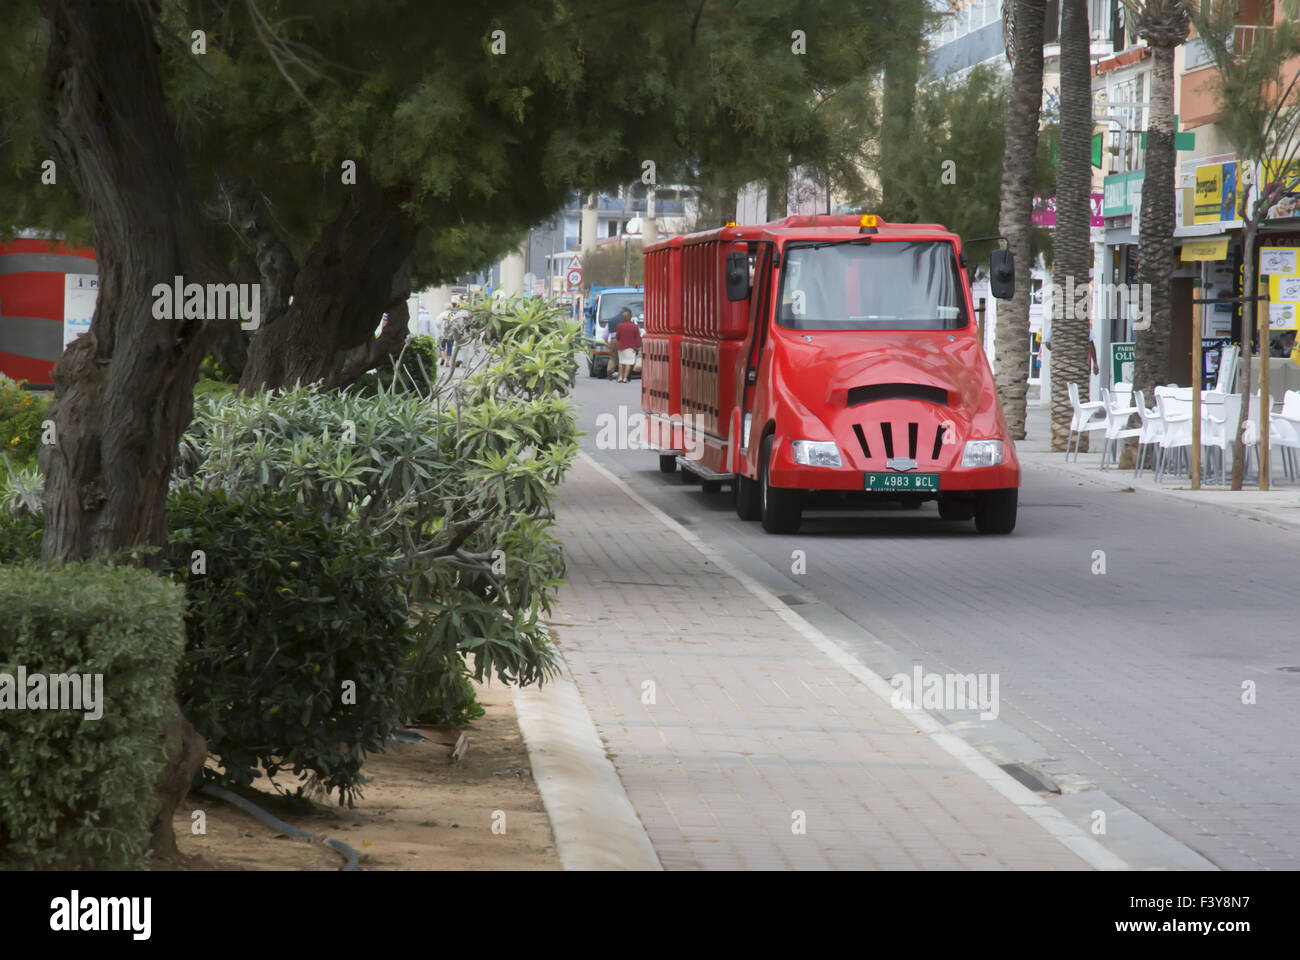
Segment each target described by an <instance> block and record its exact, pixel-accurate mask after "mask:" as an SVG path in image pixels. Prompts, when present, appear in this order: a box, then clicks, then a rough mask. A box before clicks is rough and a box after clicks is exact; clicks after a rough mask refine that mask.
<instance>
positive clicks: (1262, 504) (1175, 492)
mask: <svg viewBox="0 0 1300 960" xmlns="http://www.w3.org/2000/svg"><path fill="white" fill-rule="evenodd" d="M1025 428H1026V433H1027V434H1028V437H1027V438H1026V439H1025V440H1020V441H1017V442H1016V453H1017V455H1018V456H1019V457H1020V461H1021V463H1022V464H1025V465H1027V466H1030V467H1043V468H1046V469H1051V470H1056V471H1058V472H1064V473H1069V474H1073V475H1074V476H1077V477H1078V478H1079V479H1080V480H1082V481H1084V482H1087V483H1095V484H1100V485H1102V486H1108V487H1113V488H1116V489H1121V490H1122V489H1125V488H1127V487H1131V488H1133V492H1134V493H1154V494H1157V495H1159V496H1167V497H1174V498H1176V499H1179V500H1184V501H1187V502H1189V503H1195V504H1199V505H1200V506H1206V507H1213V508H1215V509H1218V510H1224V511H1227V512H1229V513H1235V514H1237V515H1239V516H1243V517H1249V518H1251V519H1254V520H1262V521H1264V522H1267V523H1273V524H1277V525H1279V526H1284V527H1292V528H1300V486H1298V485H1297V484H1295V483H1291V482H1289V481H1287V480H1286V478H1285V477H1284V476H1283V474H1282V464H1281V462H1280V458H1279V456H1278V454H1277V452H1276V451H1275V452H1274V456H1273V469H1272V473H1273V482H1272V487H1273V489H1271V490H1259V489H1251V488H1252V487H1257V481H1255V480H1253V479H1252V480H1251V481H1250V483H1249V484H1247V485H1246V488H1245V489H1242V490H1236V491H1233V490H1229V489H1227V488H1226V487H1221V486H1218V485H1217V484H1216V485H1213V486H1210V487H1208V488H1206V487H1202V489H1200V490H1193V489H1191V486H1190V481H1188V479H1187V477H1185V476H1184V477H1173V476H1170V477H1166V478H1165V479H1164V482H1162V483H1156V482H1155V480H1154V479H1153V477H1152V473H1151V470H1150V469H1147V470H1143V471H1142V476H1140V477H1134V476H1133V471H1132V470H1131V469H1129V470H1120V469H1118V468H1117V467H1114V466H1112V467H1109V468H1107V469H1105V470H1102V469H1101V453H1100V450H1101V434H1094V435H1093V438H1092V445H1093V448H1094V449H1095V450H1097V451H1098V452H1096V453H1082V454H1079V459H1078V460H1077V461H1075V460H1074V459H1073V455H1072V456H1071V459H1070V461H1069V462H1068V463H1067V462H1066V460H1065V454H1064V453H1059V452H1057V453H1053V452H1051V450H1050V445H1049V438H1050V421H1049V418H1048V412H1047V410H1046V409H1045V408H1043V407H1038V406H1037V405H1030V407H1029V409H1028V416H1027V418H1026V423H1025ZM1216 473H1217V468H1216ZM1215 479H1217V477H1216V478H1215ZM1207 482H1208V481H1207Z"/></svg>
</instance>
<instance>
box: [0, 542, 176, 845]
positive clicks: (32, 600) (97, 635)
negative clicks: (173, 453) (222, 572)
mask: <svg viewBox="0 0 1300 960" xmlns="http://www.w3.org/2000/svg"><path fill="white" fill-rule="evenodd" d="M25 522H30V518H28V521H25ZM183 610H184V596H183V591H182V590H181V588H180V587H178V586H176V585H175V584H173V583H170V582H168V581H166V580H164V579H162V578H160V577H158V576H156V575H154V574H151V573H148V572H146V571H143V570H138V569H135V568H131V567H110V566H105V565H103V564H98V563H89V564H67V565H65V566H61V567H50V566H45V565H41V564H21V565H9V566H4V567H0V673H4V674H8V675H9V676H10V677H15V679H16V674H17V670H18V667H19V666H20V665H21V666H24V667H25V668H26V672H27V675H28V678H29V679H30V678H31V677H32V676H33V675H35V674H45V675H47V676H48V675H51V674H71V673H78V674H85V673H88V674H102V675H103V688H102V696H101V697H100V698H99V705H100V707H101V708H102V716H100V717H99V718H98V719H90V718H88V717H87V716H86V711H85V710H52V709H45V710H21V711H19V710H15V709H5V710H3V711H2V712H0V717H3V723H0V756H3V757H4V764H5V773H4V776H3V777H0V865H3V866H6V867H18V868H23V869H32V868H46V867H59V868H70V867H85V868H119V869H120V868H124V867H130V866H133V865H135V864H137V863H139V862H140V861H141V859H142V858H143V857H144V856H145V854H146V853H147V850H148V844H149V825H150V821H151V820H152V819H153V815H154V811H155V810H156V809H157V802H156V799H155V797H154V793H153V790H154V784H155V783H156V782H157V781H158V778H159V776H160V775H161V772H162V769H163V764H164V762H165V759H166V758H165V754H164V749H163V745H162V738H161V736H160V731H161V729H162V727H163V724H164V722H165V720H166V709H165V708H166V705H167V704H168V703H169V701H170V699H171V696H172V683H173V679H174V676H175V673H176V668H177V664H178V662H179V660H180V657H181V654H182V651H183V650H184V646H185V627H184V621H183ZM0 682H3V681H0ZM0 695H3V692H0Z"/></svg>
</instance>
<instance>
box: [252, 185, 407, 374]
mask: <svg viewBox="0 0 1300 960" xmlns="http://www.w3.org/2000/svg"><path fill="white" fill-rule="evenodd" d="M347 189H348V191H349V192H348V194H347V200H346V201H345V203H344V205H343V210H342V211H341V212H340V213H339V215H338V216H337V217H335V219H334V220H333V222H331V223H330V224H329V226H327V227H326V228H325V230H324V231H323V232H322V234H321V236H320V239H319V240H317V242H316V244H315V245H314V246H313V247H312V250H311V253H310V254H309V255H308V256H307V259H306V261H305V262H304V263H303V265H302V268H301V269H300V270H299V272H298V275H297V279H296V280H295V282H294V287H293V303H292V304H290V305H289V307H288V309H287V310H286V311H285V312H284V315H283V317H282V318H281V319H279V320H277V321H276V322H275V323H273V324H272V325H270V326H268V327H265V328H263V329H259V330H258V331H257V333H255V334H254V336H253V342H252V344H251V345H250V347H249V357H248V365H247V366H246V367H245V368H244V375H243V376H242V377H241V378H240V381H239V389H240V391H241V392H242V393H246V394H247V393H255V392H256V391H258V390H269V389H276V388H279V387H289V386H292V385H293V384H295V383H314V382H316V381H329V382H337V381H338V379H339V378H338V374H339V373H340V371H341V370H342V369H343V367H344V366H345V364H346V363H347V361H348V359H349V357H350V356H355V355H354V354H352V353H351V351H353V350H355V349H356V348H358V347H363V346H368V345H369V344H370V343H371V341H372V340H373V339H374V330H375V326H376V325H377V324H378V323H379V319H380V317H381V315H382V314H383V312H384V307H385V305H387V304H389V303H390V302H391V295H392V288H393V278H394V276H395V275H396V274H397V273H398V271H399V270H400V269H401V266H402V264H403V263H404V262H405V261H406V259H407V258H408V257H409V256H410V254H411V251H412V249H413V247H414V244H415V233H416V227H415V225H414V224H413V223H412V222H411V221H410V219H409V218H408V217H407V216H406V214H405V213H404V212H403V210H402V203H403V202H404V201H405V200H406V199H407V198H408V191H407V190H405V189H403V188H399V187H391V188H380V187H378V186H376V185H374V184H373V182H372V181H370V180H369V178H368V177H366V176H364V175H361V172H360V171H358V179H357V183H356V185H355V186H349V187H348V188H347ZM363 372H364V371H363Z"/></svg>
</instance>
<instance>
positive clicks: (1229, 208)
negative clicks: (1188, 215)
mask: <svg viewBox="0 0 1300 960" xmlns="http://www.w3.org/2000/svg"><path fill="white" fill-rule="evenodd" d="M1236 207H1237V164H1236V162H1235V161H1233V162H1232V163H1207V164H1204V165H1202V166H1199V167H1197V168H1196V199H1195V209H1194V211H1193V220H1194V221H1195V222H1196V223H1221V222H1223V221H1231V220H1235V219H1236V218H1237V214H1236Z"/></svg>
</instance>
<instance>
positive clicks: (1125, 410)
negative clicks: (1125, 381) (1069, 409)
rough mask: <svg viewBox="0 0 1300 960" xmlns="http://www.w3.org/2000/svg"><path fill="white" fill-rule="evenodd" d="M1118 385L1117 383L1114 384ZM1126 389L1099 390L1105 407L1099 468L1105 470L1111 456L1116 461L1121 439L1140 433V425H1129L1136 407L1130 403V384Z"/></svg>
mask: <svg viewBox="0 0 1300 960" xmlns="http://www.w3.org/2000/svg"><path fill="white" fill-rule="evenodd" d="M1116 386H1117V387H1118V386H1119V384H1116ZM1127 386H1128V387H1129V389H1128V390H1122V391H1116V392H1115V393H1111V392H1109V391H1107V390H1106V389H1105V388H1103V389H1102V391H1101V399H1102V403H1103V404H1105V408H1106V445H1105V446H1104V447H1102V449H1101V469H1103V470H1105V469H1106V465H1107V463H1108V462H1109V461H1110V460H1111V458H1112V457H1114V458H1115V459H1116V461H1117V462H1118V457H1119V447H1120V443H1121V441H1123V440H1127V439H1128V438H1129V437H1136V436H1139V435H1140V434H1141V433H1142V428H1141V427H1129V420H1130V419H1131V418H1132V416H1133V414H1135V413H1137V412H1138V411H1137V407H1135V406H1133V404H1132V403H1130V402H1129V401H1130V399H1131V396H1132V389H1133V388H1132V386H1131V385H1127Z"/></svg>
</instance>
